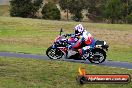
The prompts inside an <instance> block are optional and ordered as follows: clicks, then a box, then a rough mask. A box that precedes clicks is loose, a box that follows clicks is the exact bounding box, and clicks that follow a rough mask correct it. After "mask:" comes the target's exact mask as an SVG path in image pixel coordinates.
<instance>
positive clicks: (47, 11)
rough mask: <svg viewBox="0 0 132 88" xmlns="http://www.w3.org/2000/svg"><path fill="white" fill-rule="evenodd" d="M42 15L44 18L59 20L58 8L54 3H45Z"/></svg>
mask: <svg viewBox="0 0 132 88" xmlns="http://www.w3.org/2000/svg"><path fill="white" fill-rule="evenodd" d="M42 15H43V18H44V19H50V20H60V18H61V17H60V10H59V9H58V8H57V6H56V5H55V4H54V3H51V2H49V3H47V4H45V6H44V7H43V9H42Z"/></svg>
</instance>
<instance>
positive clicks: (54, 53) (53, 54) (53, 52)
mask: <svg viewBox="0 0 132 88" xmlns="http://www.w3.org/2000/svg"><path fill="white" fill-rule="evenodd" d="M46 55H47V56H48V57H49V58H50V59H60V58H62V56H63V53H62V52H61V51H60V50H59V49H57V48H52V47H49V48H48V49H47V51H46Z"/></svg>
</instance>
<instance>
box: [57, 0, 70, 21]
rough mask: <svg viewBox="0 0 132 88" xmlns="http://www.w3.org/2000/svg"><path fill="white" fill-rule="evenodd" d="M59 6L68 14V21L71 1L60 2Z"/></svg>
mask: <svg viewBox="0 0 132 88" xmlns="http://www.w3.org/2000/svg"><path fill="white" fill-rule="evenodd" d="M59 5H60V7H61V9H62V10H64V11H65V12H66V13H67V20H68V19H69V16H68V13H69V7H70V0H59Z"/></svg>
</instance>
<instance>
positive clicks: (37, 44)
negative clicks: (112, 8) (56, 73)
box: [0, 17, 132, 62]
mask: <svg viewBox="0 0 132 88" xmlns="http://www.w3.org/2000/svg"><path fill="white" fill-rule="evenodd" d="M77 24H79V23H78V22H65V21H50V20H40V19H24V18H15V17H0V51H9V52H24V53H31V54H45V53H44V52H45V50H46V49H47V48H48V47H49V46H50V45H51V44H52V43H53V41H54V39H55V37H56V36H57V35H58V34H59V30H60V28H64V31H65V33H72V32H73V27H74V26H75V25H77ZM82 24H83V25H84V27H85V28H86V29H87V30H88V31H89V32H91V34H92V35H93V36H94V37H95V38H96V39H100V40H105V41H106V42H108V43H109V45H110V48H109V52H108V59H109V60H115V61H128V62H132V60H131V59H132V40H131V39H132V29H131V28H132V25H128V24H103V23H83V22H82Z"/></svg>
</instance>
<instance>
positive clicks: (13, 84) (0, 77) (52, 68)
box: [0, 57, 132, 88]
mask: <svg viewBox="0 0 132 88" xmlns="http://www.w3.org/2000/svg"><path fill="white" fill-rule="evenodd" d="M80 65H81V66H82V67H84V68H86V71H87V73H88V74H122V73H123V74H130V75H131V76H132V70H126V69H120V68H110V67H103V66H93V65H86V64H78V63H71V62H63V61H50V60H32V59H17V58H4V57H0V88H80V85H78V84H77V83H76V80H75V78H76V76H77V74H78V67H79V66H80ZM88 87H89V88H97V87H98V88H131V87H132V82H131V83H129V84H86V85H83V86H81V88H88Z"/></svg>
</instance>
